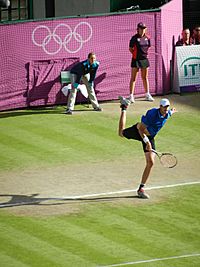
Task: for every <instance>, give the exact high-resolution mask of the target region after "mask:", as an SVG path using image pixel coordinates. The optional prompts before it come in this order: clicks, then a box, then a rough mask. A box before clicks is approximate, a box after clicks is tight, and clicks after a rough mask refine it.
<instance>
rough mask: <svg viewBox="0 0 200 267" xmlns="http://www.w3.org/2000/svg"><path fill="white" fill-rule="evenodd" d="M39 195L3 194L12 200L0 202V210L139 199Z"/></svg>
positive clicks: (127, 197) (131, 197) (130, 197)
mask: <svg viewBox="0 0 200 267" xmlns="http://www.w3.org/2000/svg"><path fill="white" fill-rule="evenodd" d="M38 195H39V194H31V195H13V194H3V195H2V194H1V195H0V198H1V197H9V198H10V200H8V201H5V202H0V209H2V208H11V207H16V206H26V205H44V206H55V205H63V204H67V203H69V204H72V203H77V202H85V203H89V202H108V201H113V200H120V199H133V198H138V196H132V195H131V196H113V197H110V196H109V197H92V198H88V197H87V198H73V197H68V198H65V197H63V198H56V197H55V198H51V197H48V198H40V197H38ZM50 201H52V202H54V203H44V202H50ZM56 201H61V202H59V203H55V202H56Z"/></svg>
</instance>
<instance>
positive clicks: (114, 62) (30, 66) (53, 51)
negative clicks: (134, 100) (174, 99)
mask: <svg viewBox="0 0 200 267" xmlns="http://www.w3.org/2000/svg"><path fill="white" fill-rule="evenodd" d="M172 2H176V3H177V4H178V3H179V4H180V3H181V1H180V0H173V1H172ZM169 4H170V3H169ZM173 8H176V5H175V7H173ZM163 12H164V13H165V10H164V11H163ZM166 12H167V11H166ZM161 15H162V11H160V12H159V11H158V12H146V13H135V14H121V15H113V16H109V15H108V16H100V17H89V18H65V19H58V20H46V21H35V22H24V23H17V24H11V25H1V26H0V45H1V50H0V61H1V69H0V110H8V109H14V108H20V107H21V108H23V107H28V106H40V105H53V104H62V103H66V101H67V100H66V98H65V97H64V95H63V94H62V93H61V91H60V89H61V88H62V85H61V83H60V71H61V70H66V69H70V67H71V65H72V64H74V63H75V62H77V61H83V60H85V59H86V57H87V55H88V53H89V52H91V51H94V52H95V53H96V56H97V60H98V61H100V67H99V69H98V71H97V75H96V79H95V91H96V94H97V98H98V100H99V101H101V100H113V99H117V98H118V95H123V96H128V94H129V80H130V70H131V68H130V63H131V54H130V52H129V49H128V47H129V41H130V38H131V37H132V36H133V35H134V34H135V33H136V27H137V24H138V22H140V21H143V22H144V23H145V24H146V25H147V27H148V35H150V38H151V45H152V47H151V48H150V49H149V56H148V57H149V61H150V69H149V82H150V91H151V93H152V94H153V95H155V94H162V93H163V75H165V76H166V77H167V79H168V80H169V68H168V66H169V62H168V61H169V59H170V56H171V55H169V53H171V48H169V49H167V51H165V50H166V49H165V47H166V46H167V47H170V44H171V43H172V37H173V35H174V34H177V31H179V32H180V25H179V24H181V21H180V19H179V20H177V19H176V17H177V12H176V10H175V11H173V12H171V14H170V17H168V18H167V16H166V15H164V16H163V19H164V20H166V21H165V22H163V23H162V27H163V28H164V27H165V26H164V25H165V24H166V25H167V24H168V23H169V24H170V23H171V22H172V21H173V25H174V28H173V29H175V24H177V25H178V27H177V28H178V30H176V31H175V33H174V32H173V31H172V30H171V31H170V32H169V33H168V38H167V40H166V39H163V40H162V38H164V37H165V34H162V32H163V29H162V27H161V20H162V16H161ZM178 15H179V13H178ZM163 49H164V50H163ZM163 51H164V53H163ZM168 80H167V81H168ZM135 94H136V95H137V96H143V95H144V89H143V85H142V80H141V77H140V75H139V76H138V80H137V84H136V89H135ZM80 99H81V96H78V99H77V100H80Z"/></svg>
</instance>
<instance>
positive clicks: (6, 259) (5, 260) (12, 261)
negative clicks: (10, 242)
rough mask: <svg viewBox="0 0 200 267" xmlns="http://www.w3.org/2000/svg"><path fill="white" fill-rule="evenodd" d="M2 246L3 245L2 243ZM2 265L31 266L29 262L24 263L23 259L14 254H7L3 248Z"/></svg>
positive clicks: (13, 266) (0, 257)
mask: <svg viewBox="0 0 200 267" xmlns="http://www.w3.org/2000/svg"><path fill="white" fill-rule="evenodd" d="M0 246H1V245H0ZM0 259H1V262H0V266H2V267H28V266H30V265H29V264H26V263H23V262H22V261H20V260H18V259H16V257H15V256H14V257H13V256H10V255H7V254H6V251H3V250H2V249H1V252H0Z"/></svg>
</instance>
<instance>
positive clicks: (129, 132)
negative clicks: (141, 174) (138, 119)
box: [123, 124, 156, 152]
mask: <svg viewBox="0 0 200 267" xmlns="http://www.w3.org/2000/svg"><path fill="white" fill-rule="evenodd" d="M123 136H124V137H126V138H127V139H134V140H137V141H140V142H142V146H143V150H144V152H149V151H148V150H146V144H145V142H143V140H142V137H141V136H140V134H139V132H138V129H137V124H135V125H133V126H131V127H129V128H126V129H124V130H123ZM148 138H149V141H150V143H151V146H152V148H153V149H156V148H155V140H154V137H151V136H148Z"/></svg>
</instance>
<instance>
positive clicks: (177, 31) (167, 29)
mask: <svg viewBox="0 0 200 267" xmlns="http://www.w3.org/2000/svg"><path fill="white" fill-rule="evenodd" d="M182 27H183V11H182V1H181V0H173V1H171V2H169V3H168V4H166V5H164V6H163V7H161V28H162V43H161V47H162V55H163V92H168V91H169V88H170V60H172V59H173V48H174V44H175V43H176V41H178V37H179V36H180V35H181V32H182Z"/></svg>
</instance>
